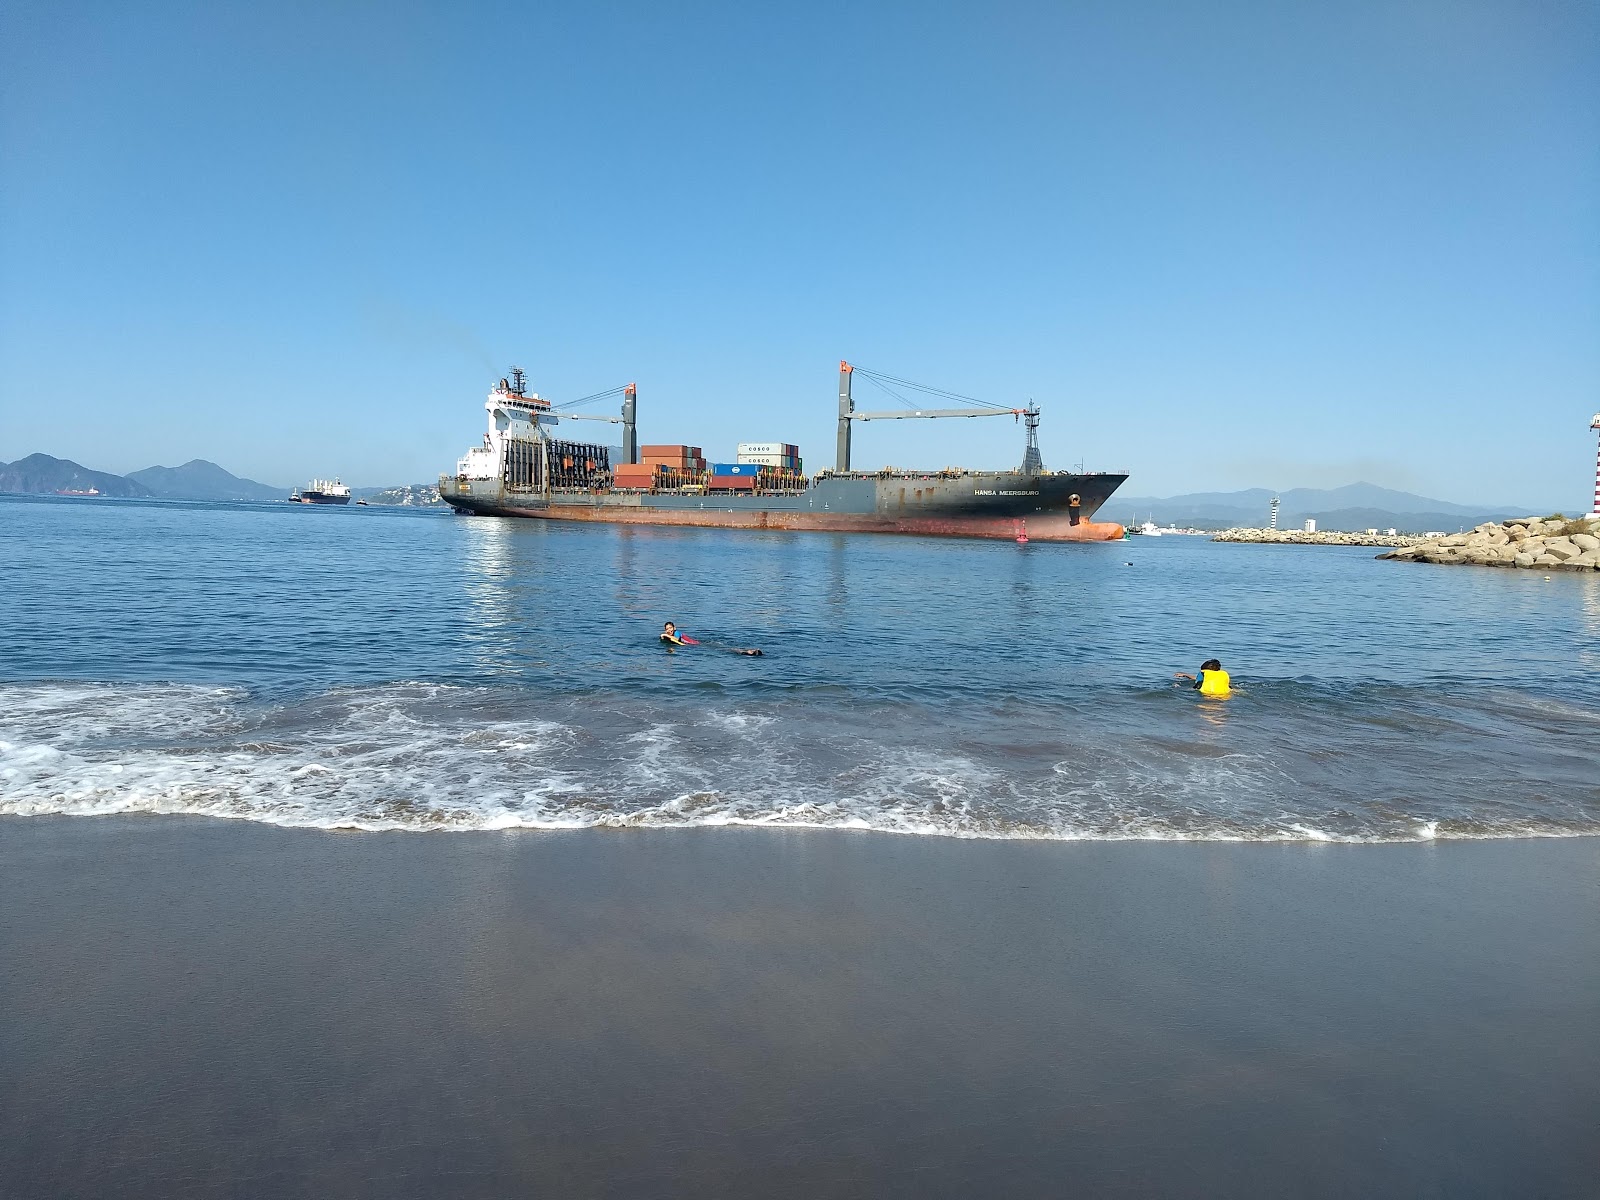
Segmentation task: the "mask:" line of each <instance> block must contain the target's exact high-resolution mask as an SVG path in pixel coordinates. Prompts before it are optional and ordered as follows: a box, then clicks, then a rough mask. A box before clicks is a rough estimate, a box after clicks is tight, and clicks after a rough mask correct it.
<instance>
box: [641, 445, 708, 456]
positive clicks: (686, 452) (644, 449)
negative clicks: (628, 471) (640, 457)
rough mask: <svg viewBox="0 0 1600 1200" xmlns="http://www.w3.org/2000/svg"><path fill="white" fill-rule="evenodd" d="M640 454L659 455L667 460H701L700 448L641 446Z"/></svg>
mask: <svg viewBox="0 0 1600 1200" xmlns="http://www.w3.org/2000/svg"><path fill="white" fill-rule="evenodd" d="M639 453H640V454H658V455H661V456H662V457H665V458H699V457H700V447H699V446H676V445H675V446H640V447H639Z"/></svg>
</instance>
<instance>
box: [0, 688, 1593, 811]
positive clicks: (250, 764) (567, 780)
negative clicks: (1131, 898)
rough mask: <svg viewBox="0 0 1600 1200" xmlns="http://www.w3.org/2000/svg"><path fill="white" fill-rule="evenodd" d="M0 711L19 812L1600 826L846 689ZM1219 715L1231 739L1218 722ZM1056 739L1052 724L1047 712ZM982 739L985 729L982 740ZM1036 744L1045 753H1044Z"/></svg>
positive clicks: (2, 772)
mask: <svg viewBox="0 0 1600 1200" xmlns="http://www.w3.org/2000/svg"><path fill="white" fill-rule="evenodd" d="M8 701H9V703H8V709H7V712H6V714H5V716H4V718H3V723H0V814H5V815H13V816H42V815H52V814H65V815H72V816H95V815H109V814H130V813H143V814H159V815H179V814H186V815H196V816H209V817H218V818H226V819H234V820H252V821H261V822H266V823H271V824H276V825H283V826H293V827H306V828H318V829H352V830H415V831H427V830H471V829H550V830H556V829H576V828H593V827H602V828H605V827H609V828H635V829H639V828H643V829H656V828H685V827H696V826H752V827H768V828H792V829H839V830H873V831H879V832H885V833H899V834H907V835H926V836H940V837H958V838H1009V839H1053V840H1074V839H1096V840H1223V841H1338V842H1362V841H1400V840H1418V839H1434V838H1453V837H1495V836H1521V837H1526V836H1559V835H1564V834H1580V833H1590V832H1595V831H1596V830H1597V823H1596V822H1595V821H1594V820H1592V819H1590V818H1588V817H1587V815H1586V810H1585V809H1583V808H1582V806H1581V805H1579V806H1576V807H1573V808H1572V809H1571V811H1567V812H1564V813H1563V814H1561V819H1544V818H1542V817H1540V816H1539V815H1537V814H1531V813H1518V814H1506V813H1499V814H1495V813H1493V812H1488V811H1486V812H1484V813H1474V812H1471V811H1466V812H1465V813H1464V815H1463V816H1462V817H1461V818H1460V819H1455V818H1452V819H1441V818H1438V817H1434V816H1432V815H1423V816H1414V815H1411V814H1410V813H1409V812H1408V811H1407V809H1406V808H1405V806H1404V805H1400V804H1396V803H1393V802H1390V803H1387V804H1385V805H1379V806H1366V807H1363V806H1362V805H1361V804H1360V802H1359V801H1358V800H1356V799H1352V798H1350V797H1344V798H1341V800H1340V803H1329V802H1328V801H1326V800H1320V801H1317V800H1314V799H1308V798H1307V797H1306V796H1305V795H1304V792H1305V789H1304V788H1303V787H1301V785H1300V784H1299V783H1298V782H1297V780H1296V779H1295V777H1294V776H1293V775H1292V773H1291V772H1290V771H1289V770H1287V769H1286V766H1285V762H1286V761H1287V760H1286V759H1284V758H1282V757H1280V756H1278V755H1276V754H1275V753H1274V752H1273V751H1272V749H1271V748H1270V747H1269V748H1256V749H1252V750H1250V751H1241V750H1237V749H1230V748H1228V747H1227V746H1218V745H1214V744H1212V743H1211V742H1209V741H1197V742H1193V743H1186V742H1183V741H1182V740H1181V739H1174V738H1170V737H1169V738H1166V739H1164V740H1161V741H1154V740H1151V741H1145V742H1138V741H1136V740H1134V739H1124V740H1123V741H1121V742H1117V741H1114V740H1113V741H1109V742H1108V741H1107V740H1106V739H1099V738H1095V737H1093V736H1074V737H1073V738H1071V739H1060V742H1059V744H1060V745H1061V746H1062V748H1063V749H1065V750H1066V751H1068V753H1065V754H1064V755H1061V756H1057V757H1045V758H1042V759H1038V761H1035V758H1037V756H1038V753H1039V751H1038V748H1037V746H1033V747H1032V748H1030V750H1029V751H1028V752H1027V753H1024V752H1022V751H1016V750H1012V749H1008V747H1007V745H1006V744H1004V742H1003V741H1002V742H997V743H995V744H990V742H989V741H987V740H985V739H983V738H973V737H970V736H969V735H968V734H967V733H965V732H963V731H965V730H966V725H965V724H963V725H962V726H961V728H960V729H959V730H958V729H956V728H953V727H944V728H924V727H922V726H921V725H919V724H917V723H904V722H903V723H901V724H898V725H895V724H891V722H890V721H889V720H888V718H885V719H884V720H882V721H874V720H871V719H861V718H859V717H858V716H856V715H852V714H842V715H837V716H835V717H834V718H833V723H831V724H830V723H829V717H828V713H827V711H826V710H818V711H811V712H808V713H806V714H805V717H804V719H795V720H787V719H785V714H784V712H783V710H781V709H777V708H773V707H762V706H755V705H747V706H745V707H742V708H741V707H739V706H737V705H722V706H720V707H719V706H715V705H712V706H707V707H704V708H699V709H684V708H682V707H678V706H674V707H672V708H664V707H663V706H661V705H659V704H658V705H654V706H651V705H650V704H649V703H648V702H643V701H641V702H638V704H637V705H636V706H634V707H632V708H630V707H628V706H627V702H626V701H623V700H619V699H617V698H616V697H612V698H610V699H609V700H608V701H607V703H606V704H596V703H593V702H585V701H579V700H571V701H566V702H551V703H549V704H546V705H544V706H543V707H542V709H541V711H538V712H532V713H530V712H529V711H528V710H529V708H530V701H529V698H528V696H527V695H526V694H525V693H517V694H507V693H500V692H494V691H492V690H488V689H470V688H456V689H448V688H443V687H440V686H436V685H427V684H394V685H388V686H383V687H372V688H339V689H334V690H332V691H329V692H326V693H323V694H320V695H316V696H311V697H307V698H303V699H300V700H296V701H293V702H278V703H275V702H271V701H262V700H259V699H255V698H253V697H251V696H250V695H248V694H247V693H245V692H243V691H240V690H236V689H216V688H200V687H190V686H177V685H174V686H121V685H118V686H91V685H72V684H37V685H23V686H17V687H13V688H12V689H10V694H9V696H8ZM1202 736H1210V735H1209V734H1203V735H1202ZM1029 737H1030V738H1031V739H1032V741H1033V742H1035V743H1040V744H1043V745H1044V746H1046V747H1047V748H1048V746H1049V745H1051V744H1053V743H1051V741H1050V738H1049V736H1048V731H1029ZM963 738H966V739H967V740H962V739H963ZM1030 756H1031V757H1030Z"/></svg>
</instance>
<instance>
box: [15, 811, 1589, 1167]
mask: <svg viewBox="0 0 1600 1200" xmlns="http://www.w3.org/2000/svg"><path fill="white" fill-rule="evenodd" d="M0 955H3V957H0V1005H3V1013H4V1020H3V1022H0V1194H4V1195H6V1196H29V1197H31V1196H56V1195H69V1194H70V1195H82V1196H99V1195H118V1196H137V1197H146V1196H147V1197H175V1196H269V1195H270V1196H280V1195H281V1196H293V1195H308V1196H310V1195H315V1196H326V1195H350V1196H358V1195H365V1196H444V1195H449V1196H502V1195H552V1196H556V1195H559V1196H746V1195H768V1196H772V1195H776V1196H830V1195H838V1196H978V1195H986V1196H1059V1195H1068V1194H1081V1195H1169V1196H1174V1195H1184V1196H1215V1195H1224V1194H1231V1195H1289V1194H1293V1195H1299V1196H1354V1195H1360V1196H1407V1197H1414V1196H1449V1197H1461V1196H1511V1195H1516V1196H1580V1195H1593V1194H1594V1193H1593V1189H1594V1181H1595V1179H1596V1178H1600V839H1592V838H1590V839H1571V840H1534V841H1503V842H1458V843H1441V844H1419V845H1397V846H1314V845H1313V846H1307V845H1220V844H1217V845H1207V844H1193V843H1189V844H1163V843H1157V844H1152V843H1133V844H1115V843H1109V844H1108V843H1041V844H1017V843H988V842H970V841H951V840H943V839H934V838H909V837H894V836H884V835H853V834H845V833H836V832H829V833H803V832H779V831H761V830H749V829H728V830H704V829H702V830H689V831H683V832H664V831H650V832H623V833H618V832H606V831H585V832H575V833H570V834H530V833H526V832H520V833H508V834H493V833H474V834H440V835H419V834H329V833H315V832H307V831H295V830H279V829H275V828H271V827H267V826H261V825H254V824H247V823H243V822H221V821H207V820H196V819H174V818H149V819H125V818H105V819H73V818H40V819H5V820H0Z"/></svg>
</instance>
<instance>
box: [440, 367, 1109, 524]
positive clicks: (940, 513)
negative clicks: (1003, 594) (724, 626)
mask: <svg viewBox="0 0 1600 1200" xmlns="http://www.w3.org/2000/svg"><path fill="white" fill-rule="evenodd" d="M857 374H860V375H862V376H863V377H864V378H868V379H870V380H871V381H873V382H874V383H876V384H878V385H879V386H881V387H883V388H884V389H885V390H886V391H887V392H889V393H890V394H891V395H894V396H896V397H897V398H900V397H899V391H898V390H897V389H908V388H914V389H916V390H919V391H923V392H934V394H936V395H943V396H950V397H951V398H952V399H960V400H964V401H967V402H968V406H967V407H962V408H946V409H917V408H912V407H907V408H905V409H890V410H886V411H880V412H858V411H857V410H856V407H855V402H854V399H853V398H852V395H851V382H852V380H853V378H854V377H855V376H856V375H857ZM608 395H620V396H621V397H622V415H621V416H620V417H599V416H593V415H588V414H579V413H573V412H571V411H567V410H570V408H572V407H574V406H575V405H576V404H580V403H584V402H585V401H590V400H597V399H601V398H603V397H605V396H608ZM484 408H485V409H486V410H487V411H488V414H489V429H488V432H487V433H486V434H485V435H484V438H483V445H482V446H477V447H474V448H473V449H471V450H469V451H468V452H467V453H466V454H465V455H463V456H462V458H461V459H460V461H459V462H458V463H457V464H456V469H455V471H454V473H453V474H449V475H441V476H440V477H439V494H440V496H441V498H443V499H444V500H445V501H446V502H447V503H448V504H450V505H452V506H453V507H455V508H456V509H457V510H459V511H461V512H467V513H482V514H486V515H492V516H508V517H533V518H539V519H544V520H553V521H607V522H620V523H624V524H635V525H694V526H707V527H718V528H732V529H799V530H826V531H833V532H851V533H853V532H864V533H909V534H925V535H927V534H933V535H943V536H948V537H982V538H1007V539H1011V538H1027V539H1029V540H1033V541H1046V542H1052V541H1055V542H1092V541H1112V540H1115V539H1117V538H1120V537H1122V535H1123V530H1122V526H1120V525H1117V524H1114V523H1111V522H1096V521H1095V520H1094V515H1095V513H1096V512H1097V511H1098V510H1099V508H1100V506H1101V505H1102V504H1104V503H1105V501H1106V500H1107V498H1109V497H1110V495H1111V493H1112V492H1114V491H1116V489H1117V488H1118V487H1119V486H1120V485H1121V484H1122V482H1123V481H1124V480H1125V479H1126V478H1127V476H1126V475H1125V474H1116V473H1103V472H1088V473H1083V474H1078V473H1073V472H1068V471H1046V470H1045V469H1044V466H1043V463H1042V462H1041V460H1040V456H1039V448H1038V427H1039V410H1038V408H1037V407H1036V406H1035V405H1033V404H1032V403H1030V404H1029V405H1028V406H1027V407H1026V408H1006V407H1002V406H998V405H989V404H984V403H982V402H979V401H971V400H970V398H968V397H955V396H953V395H952V394H951V393H941V392H937V391H936V390H935V389H930V388H924V387H922V385H918V384H912V383H910V382H909V381H907V380H899V379H895V378H894V377H892V376H886V375H879V374H877V373H876V372H869V371H867V370H866V369H865V368H862V367H855V366H852V365H850V364H849V363H840V364H839V434H838V462H837V466H836V468H835V469H834V470H832V471H823V472H821V473H819V474H817V475H815V476H814V477H810V478H808V477H807V476H806V475H805V474H804V473H803V471H802V469H801V464H800V459H799V453H798V448H797V447H795V446H791V445H786V444H783V443H746V444H745V445H743V446H741V447H740V453H739V454H738V456H737V457H738V459H739V461H738V462H735V463H722V464H708V463H707V462H706V461H705V459H704V458H703V457H702V456H701V455H700V452H699V448H698V447H694V446H684V445H671V446H665V445H654V446H651V445H647V446H644V447H642V448H641V447H640V446H639V444H638V437H637V432H636V423H635V418H636V413H637V395H636V392H635V389H634V386H633V384H631V383H630V384H628V385H627V386H626V387H625V388H617V389H614V391H612V392H609V393H601V395H600V396H594V397H585V399H584V401H574V402H573V403H572V404H569V405H561V406H556V405H553V404H552V403H551V402H550V401H548V400H546V399H543V398H542V397H540V396H539V395H538V394H537V393H532V392H529V391H528V390H527V387H526V384H525V382H524V380H523V376H522V372H521V371H520V370H517V369H516V368H513V369H512V371H511V374H510V376H509V377H508V378H506V379H502V380H501V381H500V383H499V385H498V386H496V387H495V388H494V390H493V391H491V392H490V393H489V398H488V400H487V402H486V403H485V404H484ZM982 416H1011V417H1013V418H1015V419H1018V420H1021V421H1022V422H1023V423H1024V425H1025V426H1026V429H1027V447H1026V451H1025V453H1024V455H1023V460H1022V465H1021V467H1019V468H1018V469H1017V470H1015V471H967V470H962V469H959V468H947V469H945V470H940V471H906V470H899V469H892V468H891V469H886V470H883V471H874V472H865V471H852V470H851V469H850V431H851V427H852V424H853V423H854V422H856V421H873V420H892V419H899V418H905V417H982ZM563 420H568V421H571V420H601V421H609V422H612V423H615V424H620V425H621V426H622V452H621V456H620V461H619V462H617V463H615V464H613V463H612V461H611V457H612V456H611V452H610V451H609V450H608V448H607V447H605V446H603V445H596V444H592V443H589V442H579V441H571V440H565V439H562V438H559V437H557V436H555V433H554V431H555V429H556V428H557V427H558V426H559V424H560V422H562V421H563Z"/></svg>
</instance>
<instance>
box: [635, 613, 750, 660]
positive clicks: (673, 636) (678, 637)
mask: <svg viewBox="0 0 1600 1200" xmlns="http://www.w3.org/2000/svg"><path fill="white" fill-rule="evenodd" d="M661 641H662V643H663V644H665V645H668V646H698V645H699V644H700V643H699V642H697V641H696V640H695V639H694V638H692V637H690V636H689V635H688V634H686V633H679V632H678V627H677V626H676V625H674V624H673V623H672V622H671V621H668V622H667V623H666V624H665V625H663V626H662V627H661ZM711 645H713V646H717V645H718V644H717V643H716V642H712V643H711ZM718 649H721V650H728V651H731V652H732V653H734V654H742V655H744V656H745V657H746V658H765V657H766V656H765V655H764V654H762V653H761V651H759V650H755V649H745V648H742V647H738V646H718Z"/></svg>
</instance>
